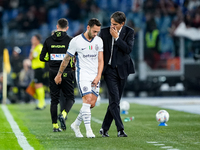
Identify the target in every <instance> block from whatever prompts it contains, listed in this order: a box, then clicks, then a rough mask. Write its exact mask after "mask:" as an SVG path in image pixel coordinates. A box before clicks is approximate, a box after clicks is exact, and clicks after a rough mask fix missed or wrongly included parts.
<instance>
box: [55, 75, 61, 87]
mask: <svg viewBox="0 0 200 150" xmlns="http://www.w3.org/2000/svg"><path fill="white" fill-rule="evenodd" d="M61 76H62V74H57V75H56V77H55V78H54V81H55V83H56V84H57V85H58V84H61V82H62V78H61Z"/></svg>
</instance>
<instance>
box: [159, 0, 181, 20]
mask: <svg viewBox="0 0 200 150" xmlns="http://www.w3.org/2000/svg"><path fill="white" fill-rule="evenodd" d="M158 8H159V9H160V13H161V14H162V15H163V14H164V15H170V16H171V17H173V16H174V15H175V14H176V8H177V5H176V3H174V2H173V1H172V0H159V3H158Z"/></svg>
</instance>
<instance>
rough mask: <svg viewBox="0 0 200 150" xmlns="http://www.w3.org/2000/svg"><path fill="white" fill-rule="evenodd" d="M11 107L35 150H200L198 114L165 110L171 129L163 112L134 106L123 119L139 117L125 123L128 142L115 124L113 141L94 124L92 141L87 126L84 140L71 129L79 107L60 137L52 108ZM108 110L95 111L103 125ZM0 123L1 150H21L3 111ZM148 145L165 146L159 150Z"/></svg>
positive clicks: (111, 135) (153, 108)
mask: <svg viewBox="0 0 200 150" xmlns="http://www.w3.org/2000/svg"><path fill="white" fill-rule="evenodd" d="M7 107H8V109H9V110H10V112H11V114H12V115H13V118H14V120H15V121H16V122H17V124H18V126H19V127H20V130H21V131H22V132H23V133H24V135H25V137H26V138H27V140H28V142H29V144H30V145H31V146H32V147H34V149H35V150H45V149H46V150H75V149H81V150H83V149H86V150H103V149H108V150H118V149H119V150H122V149H123V150H128V149H131V150H147V149H148V150H160V149H163V148H161V147H165V146H172V147H173V148H174V149H175V148H176V149H179V150H199V148H200V115H196V114H190V113H185V112H179V111H174V110H169V109H165V110H167V111H168V112H169V114H170V119H169V122H167V124H168V126H167V127H159V126H158V124H159V123H158V122H157V121H156V119H155V114H156V112H157V111H158V110H160V109H162V108H158V107H152V106H146V105H138V104H131V105H130V110H129V114H128V115H121V117H122V119H123V120H124V118H126V117H131V116H134V117H135V119H134V120H133V121H130V122H124V126H125V132H126V133H127V134H128V137H127V138H119V137H117V131H116V127H115V124H114V122H113V124H112V126H111V128H110V130H109V132H108V134H109V135H110V137H109V138H102V137H101V135H100V134H99V129H100V128H101V124H99V123H96V122H94V121H92V122H91V123H92V129H93V132H94V134H95V135H96V137H95V138H93V139H88V138H86V132H85V127H84V124H83V123H82V124H81V127H80V128H81V132H82V134H83V135H84V138H76V137H75V134H74V132H73V131H72V130H71V129H70V124H71V123H72V122H73V121H74V120H75V118H76V117H77V115H78V112H79V109H80V108H81V104H75V105H74V106H73V108H72V110H71V111H70V113H69V115H68V120H67V122H66V124H67V130H66V131H63V132H57V133H54V132H52V124H51V118H50V106H49V105H48V106H47V107H46V109H45V110H41V111H36V110H34V108H35V105H32V104H19V105H18V104H15V105H7ZM0 108H1V107H0ZM106 109H107V104H101V105H100V106H98V107H95V108H94V109H93V110H92V117H94V118H96V119H99V120H101V121H102V120H103V117H104V115H105V112H106ZM58 110H59V109H58ZM0 119H1V123H0V141H1V142H0V149H1V150H7V149H10V150H12V149H15V150H18V149H21V148H20V146H19V145H18V142H17V138H16V137H15V135H14V133H12V129H11V128H10V125H9V124H8V122H7V120H6V118H5V116H4V113H3V111H2V109H0ZM147 142H158V143H157V144H165V145H157V146H156V145H154V144H153V143H147ZM165 149H166V148H165Z"/></svg>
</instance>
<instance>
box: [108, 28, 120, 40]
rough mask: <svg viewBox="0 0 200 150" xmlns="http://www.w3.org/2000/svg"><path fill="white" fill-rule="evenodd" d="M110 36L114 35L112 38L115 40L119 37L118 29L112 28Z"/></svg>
mask: <svg viewBox="0 0 200 150" xmlns="http://www.w3.org/2000/svg"><path fill="white" fill-rule="evenodd" d="M110 34H111V35H112V37H114V38H115V39H116V38H117V37H118V36H119V35H118V32H117V29H116V28H115V27H112V26H111V27H110Z"/></svg>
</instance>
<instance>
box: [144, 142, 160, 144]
mask: <svg viewBox="0 0 200 150" xmlns="http://www.w3.org/2000/svg"><path fill="white" fill-rule="evenodd" d="M147 143H152V144H154V143H158V142H151V141H150V142H148V141H147Z"/></svg>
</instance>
